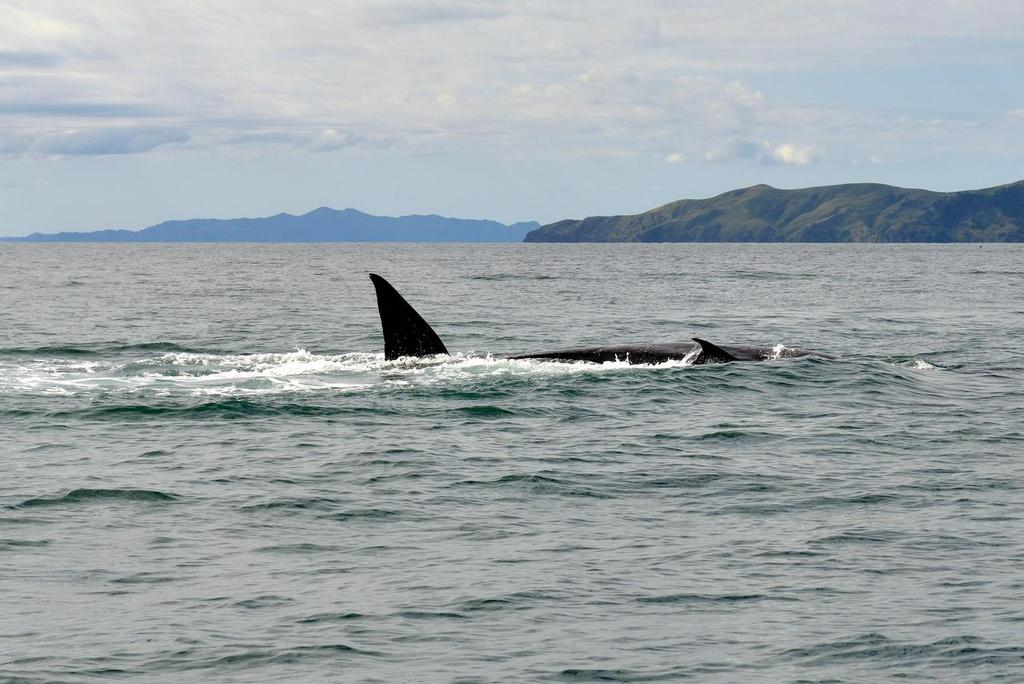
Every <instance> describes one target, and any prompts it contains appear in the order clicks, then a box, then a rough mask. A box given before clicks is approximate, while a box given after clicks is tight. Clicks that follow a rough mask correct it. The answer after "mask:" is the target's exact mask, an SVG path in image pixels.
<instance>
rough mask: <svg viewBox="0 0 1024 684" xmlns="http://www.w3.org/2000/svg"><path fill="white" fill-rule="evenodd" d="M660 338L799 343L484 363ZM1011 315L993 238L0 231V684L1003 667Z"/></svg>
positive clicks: (1003, 261)
mask: <svg viewBox="0 0 1024 684" xmlns="http://www.w3.org/2000/svg"><path fill="white" fill-rule="evenodd" d="M368 272H376V273H380V274H381V275H383V276H385V277H386V278H388V279H389V280H390V281H391V282H392V284H394V285H395V286H396V287H397V288H398V289H399V291H401V292H402V294H403V295H405V297H406V298H407V299H408V300H409V301H410V302H411V303H412V304H413V306H415V307H416V308H417V310H418V311H419V312H420V313H421V314H422V315H423V316H424V317H425V318H426V319H427V320H428V321H429V322H430V323H431V324H432V325H433V326H434V328H435V330H437V332H438V334H439V335H440V336H441V338H442V339H443V340H444V341H445V343H446V344H447V346H448V349H449V350H450V351H451V352H452V357H451V358H430V359H401V360H397V361H385V360H384V358H383V353H382V339H381V334H380V323H379V319H378V316H377V310H376V304H375V300H374V293H373V287H372V285H371V283H370V281H369V279H368V278H367V273H368ZM692 337H702V338H705V339H708V340H711V341H712V342H715V343H719V344H751V345H758V346H774V345H785V346H788V347H800V348H807V349H816V350H820V351H823V352H827V353H829V354H832V355H835V356H836V357H837V358H836V360H825V359H821V358H814V357H806V358H799V359H781V360H778V361H770V362H766V363H733V364H725V365H705V366H687V365H685V364H684V363H681V362H672V363H667V364H663V365H657V366H631V365H628V364H626V363H611V364H604V365H588V364H564V363H556V362H540V361H530V360H525V361H507V360H504V357H505V356H506V355H509V354H516V353H524V352H530V351H542V350H544V349H552V348H559V347H567V346H578V345H588V344H603V343H628V342H675V341H687V340H689V339H690V338H692ZM1022 338H1024V247H1021V246H1020V245H991V244H986V245H984V246H983V247H979V246H978V245H808V244H803V245H800V244H762V245H756V244H743V245H740V244H660V245H639V244H638V245H624V244H620V245H543V244H504V245H409V244H402V245H398V244H374V245H370V244H325V245H188V244H179V245H158V244H157V245H114V244H76V245H52V244H44V245H32V244H6V245H2V246H0V467H2V473H3V477H2V479H0V606H2V607H0V681H3V682H98V681H113V680H124V681H153V682H155V681H162V682H169V681H204V682H280V681H284V680H291V681H301V682H338V681H345V682H460V683H463V684H468V683H470V682H543V681H553V682H562V681H571V682H593V681H612V682H639V681H681V680H693V681H701V682H739V681H772V682H775V681H778V682H873V681H880V680H889V679H896V678H901V679H908V680H915V681H950V682H992V681H1006V682H1011V681H1014V682H1020V681H1024V524H1022V520H1024V352H1022V347H1021V340H1022Z"/></svg>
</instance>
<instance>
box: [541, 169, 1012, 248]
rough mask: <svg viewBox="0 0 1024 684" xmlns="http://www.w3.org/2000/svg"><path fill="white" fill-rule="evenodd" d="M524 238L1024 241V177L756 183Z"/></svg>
mask: <svg viewBox="0 0 1024 684" xmlns="http://www.w3.org/2000/svg"><path fill="white" fill-rule="evenodd" d="M526 242H1024V181H1020V182H1017V183H1012V184H1010V185H1001V186H999V187H995V188H988V189H985V190H969V191H964V192H930V191H928V190H907V189H904V188H897V187H893V186H891V185H879V184H875V183H855V184H849V185H829V186H824V187H818V188H805V189H801V190H779V189H777V188H773V187H771V186H768V185H755V186H753V187H750V188H743V189H742V190H733V191H731V192H727V193H724V194H721V195H718V196H717V197H712V198H709V199H699V200H679V201H678V202H672V203H671V204H666V205H664V206H662V207H658V208H657V209H652V210H650V211H647V212H644V213H642V214H634V215H632V216H592V217H590V218H585V219H582V220H565V221H558V222H557V223H551V224H549V225H546V226H542V227H540V228H538V229H537V230H534V231H532V232H530V233H529V234H528V235H527V236H526Z"/></svg>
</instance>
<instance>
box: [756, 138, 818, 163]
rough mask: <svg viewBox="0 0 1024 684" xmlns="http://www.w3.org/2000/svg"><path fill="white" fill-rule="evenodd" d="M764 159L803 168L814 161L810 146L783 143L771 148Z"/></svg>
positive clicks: (812, 150)
mask: <svg viewBox="0 0 1024 684" xmlns="http://www.w3.org/2000/svg"><path fill="white" fill-rule="evenodd" d="M765 158H766V159H768V160H771V161H773V162H775V163H778V164H793V165H797V166H804V165H806V164H810V163H812V162H813V161H815V152H814V148H813V147H811V146H810V145H796V144H793V143H783V144H781V145H776V146H775V147H773V148H772V150H771V153H770V154H769V155H768V156H767V157H765Z"/></svg>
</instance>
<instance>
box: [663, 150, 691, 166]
mask: <svg viewBox="0 0 1024 684" xmlns="http://www.w3.org/2000/svg"><path fill="white" fill-rule="evenodd" d="M685 161H686V157H684V156H683V155H682V154H680V153H679V152H672V153H670V154H666V155H665V163H666V164H682V163H683V162H685Z"/></svg>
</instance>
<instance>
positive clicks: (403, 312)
mask: <svg viewBox="0 0 1024 684" xmlns="http://www.w3.org/2000/svg"><path fill="white" fill-rule="evenodd" d="M370 280H372V281H373V287H374V289H375V290H376V291H377V310H378V311H379V312H380V325H381V328H382V329H383V331H384V358H385V359H387V360H389V361H390V360H391V359H397V358H398V357H400V356H430V355H431V354H447V353H448V349H447V348H446V347H445V346H444V342H442V341H441V338H440V337H438V336H437V333H436V332H434V329H433V328H431V327H430V325H429V324H428V323H427V322H426V321H425V320H423V317H422V316H420V315H419V314H418V313H416V309H414V308H412V306H410V304H409V302H407V301H405V298H404V297H402V295H400V294H398V290H396V289H395V288H394V287H392V286H391V283H389V282H388V281H386V280H384V279H383V278H381V277H380V276H379V275H377V274H376V273H371V274H370Z"/></svg>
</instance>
